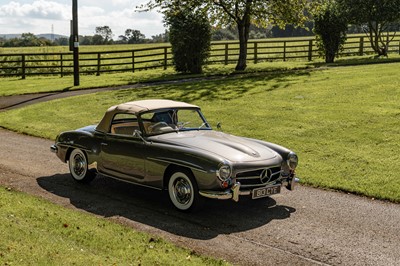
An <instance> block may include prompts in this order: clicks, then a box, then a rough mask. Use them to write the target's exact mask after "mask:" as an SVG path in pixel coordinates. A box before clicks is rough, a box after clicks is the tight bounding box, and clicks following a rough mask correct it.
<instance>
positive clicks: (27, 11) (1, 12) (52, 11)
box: [0, 0, 71, 20]
mask: <svg viewBox="0 0 400 266" xmlns="http://www.w3.org/2000/svg"><path fill="white" fill-rule="evenodd" d="M70 9H71V8H70V7H69V6H67V5H64V4H60V3H57V2H53V1H44V0H37V1H34V2H33V3H31V4H20V3H18V2H14V1H12V2H10V3H8V4H5V5H2V6H0V16H2V17H10V18H15V17H21V18H24V19H27V18H34V19H53V20H66V19H69V15H70V14H69V13H70Z"/></svg>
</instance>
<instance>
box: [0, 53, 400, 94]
mask: <svg viewBox="0 0 400 266" xmlns="http://www.w3.org/2000/svg"><path fill="white" fill-rule="evenodd" d="M393 62H400V56H397V55H391V56H390V58H382V59H374V58H373V57H371V56H360V57H351V58H349V57H344V58H339V59H338V60H336V62H335V63H334V64H332V65H333V66H344V65H360V64H376V63H393ZM324 66H326V64H325V63H323V61H321V60H314V61H313V62H307V61H289V62H262V63H258V64H249V66H248V67H247V69H246V71H244V72H240V73H237V72H235V71H234V68H235V65H232V64H231V65H221V64H219V65H218V64H217V65H209V66H207V67H205V69H204V73H203V74H201V75H189V74H186V75H184V74H177V73H176V72H175V71H174V70H173V68H168V69H167V70H163V69H155V70H154V69H153V70H146V71H137V72H135V73H130V72H125V73H115V74H102V75H101V76H96V75H81V76H80V86H73V83H74V81H73V76H65V77H62V78H61V77H58V76H47V77H46V76H28V77H27V78H26V79H24V80H23V79H21V78H18V77H14V78H0V97H1V96H10V95H18V94H27V93H40V92H60V91H69V90H80V89H89V88H101V87H111V86H121V85H131V84H137V83H146V82H155V81H163V80H180V79H187V78H193V77H212V76H225V77H226V76H235V75H253V74H257V73H268V72H276V71H287V70H294V69H297V70H299V69H316V68H320V67H324Z"/></svg>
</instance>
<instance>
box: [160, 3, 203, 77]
mask: <svg viewBox="0 0 400 266" xmlns="http://www.w3.org/2000/svg"><path fill="white" fill-rule="evenodd" d="M166 22H167V25H168V26H169V30H170V35H169V38H170V42H171V45H172V54H173V56H174V57H173V62H174V65H175V69H176V71H178V72H190V73H193V74H198V73H201V72H202V67H203V65H205V63H206V61H207V58H208V56H209V54H210V48H211V26H210V23H209V22H208V19H207V17H205V16H202V15H200V14H199V13H198V12H196V11H193V10H189V9H180V10H177V11H175V12H170V13H168V15H167V16H166Z"/></svg>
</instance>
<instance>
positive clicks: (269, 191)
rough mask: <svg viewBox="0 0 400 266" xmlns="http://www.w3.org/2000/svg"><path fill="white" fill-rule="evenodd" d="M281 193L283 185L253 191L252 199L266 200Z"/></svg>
mask: <svg viewBox="0 0 400 266" xmlns="http://www.w3.org/2000/svg"><path fill="white" fill-rule="evenodd" d="M279 193H281V185H277V186H271V187H262V188H256V189H253V194H252V199H258V198H264V197H268V196H270V195H274V194H279Z"/></svg>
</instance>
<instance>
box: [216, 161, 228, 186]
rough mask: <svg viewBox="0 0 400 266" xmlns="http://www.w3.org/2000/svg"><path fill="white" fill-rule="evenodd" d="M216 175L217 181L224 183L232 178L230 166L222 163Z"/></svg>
mask: <svg viewBox="0 0 400 266" xmlns="http://www.w3.org/2000/svg"><path fill="white" fill-rule="evenodd" d="M216 174H217V177H218V179H219V180H221V181H226V180H228V179H229V178H230V177H231V176H232V166H231V165H230V164H227V163H226V162H224V163H222V164H220V166H219V169H218V170H217V172H216Z"/></svg>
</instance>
